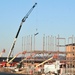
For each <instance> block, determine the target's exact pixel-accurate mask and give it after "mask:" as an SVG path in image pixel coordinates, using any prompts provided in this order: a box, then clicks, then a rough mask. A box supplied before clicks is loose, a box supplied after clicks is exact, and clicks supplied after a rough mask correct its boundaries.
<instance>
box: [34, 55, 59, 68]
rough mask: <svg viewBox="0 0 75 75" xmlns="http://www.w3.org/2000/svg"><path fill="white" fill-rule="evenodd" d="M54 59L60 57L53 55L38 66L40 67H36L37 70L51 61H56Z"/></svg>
mask: <svg viewBox="0 0 75 75" xmlns="http://www.w3.org/2000/svg"><path fill="white" fill-rule="evenodd" d="M54 58H58V56H57V55H53V56H52V57H51V58H49V59H47V60H45V61H43V62H42V63H40V64H38V65H36V67H35V68H37V67H39V66H41V65H44V64H45V63H46V62H49V61H50V60H52V59H54Z"/></svg>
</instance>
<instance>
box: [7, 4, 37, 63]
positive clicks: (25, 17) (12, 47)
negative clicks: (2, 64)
mask: <svg viewBox="0 0 75 75" xmlns="http://www.w3.org/2000/svg"><path fill="white" fill-rule="evenodd" d="M36 5H37V3H35V4H34V5H33V6H32V8H31V9H30V10H29V11H28V13H27V14H26V15H25V16H24V18H23V19H22V21H21V24H20V26H19V29H18V31H17V34H16V36H15V38H14V41H13V44H12V46H11V48H10V51H9V53H8V56H7V62H8V60H9V57H10V56H11V53H12V51H13V49H14V46H15V43H16V40H17V38H18V35H19V32H20V30H21V27H22V25H23V23H24V22H25V21H26V19H27V18H28V16H29V15H30V13H31V12H32V10H33V9H34V8H35V6H36Z"/></svg>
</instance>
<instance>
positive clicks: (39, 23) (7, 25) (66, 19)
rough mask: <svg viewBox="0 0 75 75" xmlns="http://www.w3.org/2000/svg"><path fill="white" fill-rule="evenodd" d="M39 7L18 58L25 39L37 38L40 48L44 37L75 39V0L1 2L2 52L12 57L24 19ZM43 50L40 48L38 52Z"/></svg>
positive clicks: (18, 45)
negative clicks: (72, 37) (58, 36)
mask: <svg viewBox="0 0 75 75" xmlns="http://www.w3.org/2000/svg"><path fill="white" fill-rule="evenodd" d="M35 2H36V3H37V6H36V7H35V8H34V9H33V11H32V12H31V14H30V15H29V17H28V18H27V20H26V22H24V23H23V26H22V28H21V31H20V34H19V36H18V38H17V41H16V44H15V47H14V50H13V52H14V55H15V54H16V53H17V52H20V51H22V37H25V36H28V35H32V36H33V35H34V34H35V33H37V32H38V33H39V34H38V35H37V36H36V39H37V42H38V45H40V42H39V41H38V40H40V41H42V36H43V34H45V35H53V36H57V35H58V34H59V35H60V36H61V37H65V38H67V37H69V36H72V35H75V0H0V52H1V51H2V49H6V53H5V54H4V56H7V55H8V52H9V51H10V48H11V45H12V43H13V40H14V38H15V36H16V33H17V31H18V28H19V25H20V23H21V20H22V18H23V17H24V16H25V15H26V14H27V12H28V11H29V10H30V8H31V7H32V6H33V5H34V4H35ZM38 49H39V48H38Z"/></svg>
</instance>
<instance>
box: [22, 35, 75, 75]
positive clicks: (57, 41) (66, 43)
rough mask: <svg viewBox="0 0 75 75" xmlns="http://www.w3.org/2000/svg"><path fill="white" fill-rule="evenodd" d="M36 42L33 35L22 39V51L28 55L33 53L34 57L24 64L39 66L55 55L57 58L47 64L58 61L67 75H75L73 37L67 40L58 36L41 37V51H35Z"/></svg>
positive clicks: (74, 38) (74, 44)
mask: <svg viewBox="0 0 75 75" xmlns="http://www.w3.org/2000/svg"><path fill="white" fill-rule="evenodd" d="M36 40H37V39H36V36H35V35H34V36H26V37H22V49H23V50H25V51H26V52H27V54H29V55H31V54H33V53H35V55H33V56H32V55H31V56H32V57H31V58H30V59H27V60H26V61H25V62H27V63H28V62H29V63H38V64H40V63H42V62H43V61H45V60H47V59H49V58H50V57H52V56H53V55H55V54H56V55H57V56H58V58H56V59H54V60H51V61H48V62H47V63H53V62H54V61H56V60H59V61H60V63H64V67H65V71H66V72H67V73H69V75H72V73H73V74H75V70H74V68H75V37H74V36H73V35H72V36H71V37H69V38H68V39H66V38H63V37H60V36H59V35H58V36H57V37H56V36H55V37H54V36H52V35H51V36H45V35H43V39H42V40H43V41H42V49H41V50H37V49H36V46H37V42H36ZM25 56H26V55H24V57H25Z"/></svg>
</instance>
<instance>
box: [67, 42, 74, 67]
mask: <svg viewBox="0 0 75 75" xmlns="http://www.w3.org/2000/svg"><path fill="white" fill-rule="evenodd" d="M66 52H67V54H66V60H67V67H71V68H72V67H75V43H72V44H68V45H66Z"/></svg>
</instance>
